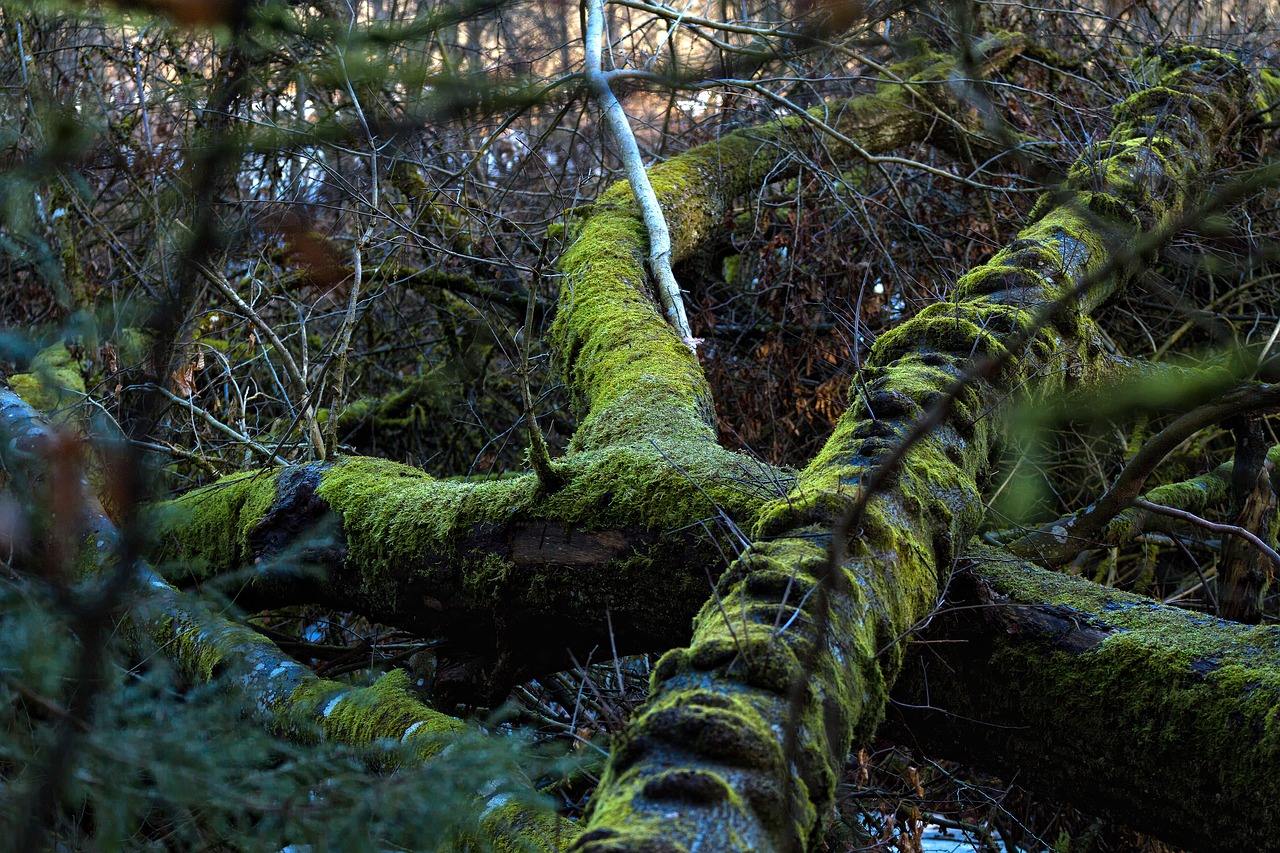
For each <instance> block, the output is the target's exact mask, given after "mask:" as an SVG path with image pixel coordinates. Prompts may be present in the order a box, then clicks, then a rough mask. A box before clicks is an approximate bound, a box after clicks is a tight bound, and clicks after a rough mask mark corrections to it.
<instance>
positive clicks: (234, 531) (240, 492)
mask: <svg viewBox="0 0 1280 853" xmlns="http://www.w3.org/2000/svg"><path fill="white" fill-rule="evenodd" d="M275 496H276V474H275V473H274V472H270V471H267V472H262V471H253V472H248V473H242V474H233V475H231V476H229V477H224V478H223V479H221V480H219V481H218V482H217V483H214V484H213V485H210V486H206V487H204V488H202V489H197V490H196V491H193V492H190V493H188V494H186V495H183V496H182V497H180V498H177V499H175V500H172V501H167V502H165V503H163V504H160V505H159V506H158V507H155V508H153V509H150V510H148V513H149V518H150V526H151V530H152V531H153V533H152V535H153V538H154V542H155V543H156V548H157V550H158V554H159V556H160V558H161V559H162V560H167V561H181V562H180V563H175V564H173V565H172V567H171V569H170V573H171V574H184V575H201V574H205V573H212V574H218V573H222V572H228V571H235V570H237V569H240V568H243V567H244V566H246V565H249V564H251V563H252V562H253V557H254V555H253V554H252V549H251V548H250V545H249V538H250V536H251V535H252V533H253V531H254V529H255V528H256V527H257V525H258V523H259V522H261V521H262V518H263V516H265V515H266V513H267V510H268V509H270V507H271V504H272V502H273V501H274V500H275Z"/></svg>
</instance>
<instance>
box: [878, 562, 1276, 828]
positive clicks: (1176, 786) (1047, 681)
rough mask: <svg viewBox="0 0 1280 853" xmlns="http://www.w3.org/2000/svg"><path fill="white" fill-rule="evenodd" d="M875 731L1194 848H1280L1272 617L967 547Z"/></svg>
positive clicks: (1274, 653) (1273, 628)
mask: <svg viewBox="0 0 1280 853" xmlns="http://www.w3.org/2000/svg"><path fill="white" fill-rule="evenodd" d="M893 699H894V701H893V702H892V703H891V708H892V710H891V712H890V714H889V716H888V718H887V721H886V723H885V725H884V726H882V727H881V730H880V731H881V734H882V735H884V736H886V737H889V738H891V739H894V740H896V741H898V742H899V743H904V744H910V745H913V746H916V747H918V748H920V749H921V750H923V751H925V752H927V753H928V754H930V755H934V756H938V757H944V758H951V759H955V760H957V761H961V762H964V763H966V764H969V765H971V766H974V767H978V768H982V769H984V770H987V771H990V772H992V773H995V774H997V775H1000V776H1003V777H1004V778H1006V779H1010V780H1015V781H1016V782H1017V783H1018V784H1019V785H1021V786H1023V787H1025V788H1027V789H1029V790H1031V791H1033V792H1036V793H1037V794H1041V795H1043V796H1046V797H1049V798H1052V799H1054V800H1058V801H1061V802H1065V803H1069V804H1071V805H1072V806H1074V807H1076V808H1078V809H1081V810H1082V811H1085V812H1089V813H1092V814H1096V815H1099V816H1102V817H1106V818H1109V819H1111V820H1114V821H1116V822H1117V823H1120V824H1124V825H1127V826H1130V827H1133V828H1134V829H1137V830H1140V831H1142V832H1146V833H1149V834H1151V835H1154V836H1156V837H1158V838H1161V839H1163V840H1165V841H1167V842H1169V843H1170V844H1173V845H1176V846H1178V847H1182V848H1186V849H1190V850H1204V851H1238V850H1277V849H1280V809H1277V808H1276V805H1275V804H1276V803H1277V802H1280V773H1277V772H1276V768H1277V767H1280V627H1274V626H1272V627H1257V626H1249V625H1240V624H1237V623H1234V622H1227V621H1224V620H1221V619H1215V618H1212V617H1209V616H1206V615H1204V614H1201V613H1195V612H1191V611H1186V610H1179V609H1177V608H1173V607H1164V606H1161V605H1159V604H1157V603H1156V602H1154V601H1152V600H1151V599H1148V598H1143V597H1140V596H1136V595H1130V594H1127V593H1124V592H1119V591H1116V590H1108V589H1104V588H1103V587H1100V586H1098V585H1096V584H1092V583H1089V582H1088V581H1085V580H1082V579H1080V578H1074V577H1070V576H1067V575H1062V574H1057V573H1053V572H1048V571H1045V570H1043V569H1039V568H1036V567H1035V566H1033V565H1031V564H1029V563H1026V562H1023V561H1021V560H1018V559H1017V558H1014V557H1012V556H1010V555H1009V554H1008V552H1006V551H1002V550H999V549H994V548H987V547H985V546H984V547H978V548H975V549H973V550H971V551H970V552H969V554H968V555H967V556H966V557H965V558H963V559H962V560H961V562H960V564H959V565H958V567H957V570H956V572H955V574H954V575H953V577H952V580H951V584H950V587H949V591H948V595H947V599H946V603H945V606H944V607H943V609H942V610H941V611H940V612H939V613H938V614H937V615H935V616H934V618H933V620H932V622H931V623H930V625H929V627H928V629H927V630H926V631H925V632H924V633H923V635H922V636H920V637H919V638H918V640H917V641H915V642H913V643H912V655H911V657H910V660H909V663H908V664H907V666H906V667H905V668H904V670H903V673H902V675H901V676H900V678H899V680H898V683H897V686H896V688H895V690H894V693H893Z"/></svg>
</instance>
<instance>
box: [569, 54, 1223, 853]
mask: <svg viewBox="0 0 1280 853" xmlns="http://www.w3.org/2000/svg"><path fill="white" fill-rule="evenodd" d="M1150 71H1152V72H1153V73H1152V75H1151V76H1152V77H1154V78H1156V79H1158V80H1159V84H1158V85H1157V86H1155V87H1153V88H1151V89H1148V90H1146V91H1142V92H1139V93H1138V94H1136V95H1134V96H1133V97H1132V98H1130V99H1129V100H1128V101H1126V102H1125V103H1124V104H1122V105H1121V107H1120V108H1119V109H1118V110H1117V118H1118V127H1117V129H1116V130H1115V131H1114V132H1113V134H1112V135H1111V138H1110V139H1109V140H1108V141H1107V142H1106V143H1104V144H1102V145H1100V146H1099V147H1098V149H1097V151H1096V152H1091V153H1090V155H1089V156H1086V157H1085V158H1083V159H1082V160H1081V161H1080V162H1079V163H1078V164H1077V165H1076V167H1075V168H1074V169H1073V170H1072V173H1071V178H1070V180H1069V181H1068V183H1067V185H1066V187H1065V188H1064V189H1063V190H1062V191H1060V192H1058V193H1055V194H1054V195H1052V196H1048V197H1046V201H1045V202H1044V203H1042V205H1041V208H1040V211H1039V216H1038V217H1037V219H1038V221H1037V222H1036V223H1035V224H1033V225H1031V226H1030V227H1029V228H1027V229H1026V230H1024V231H1023V232H1022V233H1021V234H1020V235H1019V238H1018V240H1017V241H1016V242H1015V243H1014V245H1013V246H1011V247H1010V248H1008V249H1006V250H1005V251H1003V252H1001V253H1000V254H998V255H997V256H996V257H995V258H994V259H992V261H991V262H990V263H988V264H987V265H985V266H984V267H982V268H979V269H977V270H975V271H974V272H972V273H970V274H969V275H967V276H965V277H964V278H963V279H961V281H960V282H959V287H958V292H957V294H956V296H955V299H954V301H951V302H948V303H946V304H939V305H935V306H932V307H931V308H929V309H926V310H925V311H924V312H922V313H921V314H920V315H918V316H917V317H916V318H915V319H913V320H911V321H910V322H908V323H906V324H904V325H903V326H901V327H899V328H898V329H895V330H893V331H892V332H889V333H887V334H885V335H883V336H881V337H880V338H879V340H878V341H877V342H876V345H875V347H874V349H873V351H872V353H871V356H870V358H869V359H868V364H867V368H866V370H865V372H864V379H866V381H867V386H868V392H867V394H866V398H865V399H866V402H865V403H863V402H861V400H860V401H859V402H856V403H855V404H854V406H853V407H852V408H851V409H850V410H849V412H847V413H846V415H845V416H844V417H842V418H841V420H840V422H839V423H838V425H837V427H836V431H835V434H834V435H833V436H832V438H831V440H830V441H829V443H828V444H827V446H826V448H825V449H824V450H823V451H822V453H820V454H819V456H818V457H817V458H816V459H815V460H814V461H813V462H812V463H811V464H810V465H809V467H808V468H807V469H806V470H805V471H804V472H803V473H802V474H801V476H800V481H799V486H798V488H797V489H796V491H795V492H793V493H792V495H790V496H788V498H787V499H786V500H784V501H779V502H777V503H775V504H773V505H771V506H769V507H766V508H765V509H764V510H763V511H762V513H761V521H760V523H759V525H758V526H757V528H756V531H755V534H756V537H757V541H756V543H755V544H753V545H752V547H751V548H750V549H749V550H748V552H747V553H746V554H744V555H743V557H741V558H739V559H738V560H737V561H735V563H734V564H733V565H732V566H731V567H730V569H729V571H728V572H727V573H726V574H725V576H724V577H723V578H722V579H721V582H720V584H719V587H718V590H717V594H716V596H715V597H714V598H713V599H712V601H710V602H708V604H707V605H705V606H704V608H703V610H702V612H701V613H700V614H699V617H698V619H697V621H696V622H695V630H694V637H693V641H692V643H691V645H690V647H689V648H686V649H677V650H675V651H672V652H670V653H668V654H667V655H666V656H664V657H663V659H662V660H661V661H660V663H659V665H658V666H657V668H656V669H655V671H654V677H653V690H652V694H651V699H650V701H649V703H648V704H647V705H646V706H645V708H644V709H643V710H642V711H641V712H640V713H639V714H638V715H637V716H636V718H635V720H634V721H633V722H632V724H631V725H630V726H629V727H628V728H627V730H626V731H625V732H623V733H622V734H621V735H620V736H619V737H618V739H617V741H616V743H615V747H614V749H613V751H612V753H611V756H610V760H609V764H608V767H607V769H606V772H605V775H604V777H603V778H602V781H601V784H600V786H599V788H598V789H597V791H596V794H595V797H594V798H593V800H592V805H591V812H590V815H589V823H588V827H587V831H586V832H584V833H583V835H581V836H580V837H579V840H578V842H577V845H576V846H575V849H578V850H590V851H600V852H601V853H602V851H624V850H626V851H641V850H643V851H657V850H672V851H674V850H679V849H693V848H694V847H695V846H702V845H705V846H707V847H710V848H714V849H719V850H759V851H763V850H800V849H805V848H807V847H808V846H809V845H810V844H811V843H812V842H813V841H814V839H815V838H817V837H818V836H819V835H820V833H821V828H822V825H823V823H824V821H825V820H826V818H827V815H828V814H829V812H830V809H831V803H832V798H833V795H834V791H835V784H836V780H837V779H838V777H839V773H840V771H841V770H842V768H843V766H844V762H845V758H846V756H847V754H848V750H849V746H850V744H851V743H852V742H854V741H858V740H865V739H867V738H868V737H869V736H870V735H871V733H872V731H873V730H874V729H875V727H876V725H877V724H878V723H879V722H880V719H881V716H882V714H883V710H884V705H885V701H886V694H887V689H888V687H889V686H890V685H892V683H893V681H894V679H895V677H896V676H897V673H898V670H899V668H900V664H901V651H900V649H899V647H898V644H896V643H895V642H893V640H894V639H895V638H896V637H898V636H900V635H902V634H903V633H905V632H907V631H908V630H910V629H911V627H912V626H913V625H915V624H916V623H917V621H918V620H920V619H921V618H923V617H924V616H925V615H926V614H927V613H928V612H929V610H930V608H931V607H932V604H933V598H934V596H935V595H936V593H937V590H938V588H939V581H940V579H941V577H942V575H943V573H945V572H946V571H947V570H948V569H949V568H950V565H951V562H952V559H953V558H954V556H955V554H956V549H957V548H958V547H961V546H962V544H963V543H964V542H965V541H967V539H968V537H969V535H970V534H971V533H972V532H973V530H974V529H975V527H976V525H977V523H978V520H979V519H980V517H981V513H982V503H981V497H980V492H979V488H978V485H977V484H978V481H979V480H980V479H981V478H983V477H985V476H986V475H987V474H988V473H989V472H990V470H991V466H992V462H993V459H994V458H996V457H997V456H998V454H999V451H1000V448H1001V446H1002V443H1003V436H1002V433H1001V424H1000V413H1001V411H1002V408H1003V406H1004V404H1005V403H1006V402H1007V401H1008V400H1009V399H1010V397H1011V396H1013V395H1015V394H1016V393H1018V392H1020V391H1021V390H1022V389H1025V388H1026V387H1027V386H1028V385H1033V386H1035V388H1036V390H1038V391H1039V392H1041V393H1051V392H1052V391H1053V390H1054V389H1055V388H1056V387H1060V385H1061V383H1062V381H1063V376H1064V375H1066V374H1067V373H1068V372H1070V371H1071V370H1072V369H1073V364H1072V361H1073V355H1074V354H1075V353H1076V350H1077V348H1078V347H1079V346H1080V340H1081V336H1080V327H1081V315H1082V313H1083V312H1084V311H1087V310H1088V309H1089V308H1092V307H1094V306H1096V305H1097V304H1098V303H1100V302H1101V301H1102V299H1104V298H1105V297H1106V296H1107V295H1109V293H1110V292H1111V291H1112V290H1113V289H1114V287H1115V286H1116V285H1117V284H1118V283H1120V282H1121V281H1122V280H1123V279H1124V278H1125V275H1124V272H1125V270H1126V269H1127V268H1128V267H1129V266H1131V265H1134V264H1136V263H1137V261H1138V258H1136V257H1128V255H1129V254H1130V253H1129V251H1128V250H1127V249H1126V248H1124V247H1127V246H1128V245H1129V244H1131V243H1132V242H1134V241H1136V240H1137V238H1138V235H1139V234H1140V233H1141V232H1143V231H1151V230H1154V229H1156V228H1158V227H1159V226H1161V225H1162V224H1163V223H1164V222H1166V221H1169V220H1171V219H1173V218H1174V217H1175V216H1176V215H1177V213H1178V212H1179V211H1180V210H1181V208H1182V207H1183V205H1184V203H1185V201H1186V199H1187V197H1188V193H1189V191H1190V188H1191V184H1192V182H1193V180H1194V179H1195V177H1196V175H1197V173H1198V172H1199V170H1201V169H1203V168H1205V167H1207V166H1209V165H1210V164H1211V163H1212V161H1213V159H1214V157H1215V154H1216V151H1217V148H1218V146H1219V145H1221V144H1222V143H1223V142H1224V141H1225V140H1226V138H1227V134H1226V128H1227V127H1228V126H1229V125H1231V124H1233V123H1234V120H1235V119H1236V118H1237V117H1238V116H1239V115H1240V114H1241V112H1242V110H1243V109H1245V107H1246V103H1247V101H1246V94H1247V80H1246V77H1245V75H1244V73H1243V72H1242V70H1241V69H1240V68H1239V67H1238V66H1236V65H1235V64H1234V63H1233V62H1231V61H1229V60H1227V59H1226V58H1225V57H1223V56H1222V55H1220V54H1216V53H1212V52H1208V51H1198V50H1183V51H1178V52H1174V53H1170V54H1163V55H1161V56H1159V57H1157V58H1156V59H1155V60H1154V61H1153V64H1152V67H1151V69H1150ZM1170 117H1176V118H1170ZM1116 247H1120V248H1118V249H1117V248H1116ZM1113 251H1114V252H1115V253H1114V254H1113ZM1086 283H1087V284H1088V287H1087V289H1085V287H1084V285H1085V284H1086ZM1050 304H1053V305H1054V306H1055V307H1054V309H1053V312H1052V313H1051V314H1047V313H1046V312H1045V309H1046V307H1047V306H1048V305H1050ZM1037 315H1041V316H1044V317H1045V318H1046V319H1047V320H1048V322H1045V323H1043V325H1040V324H1037V323H1036V319H1035V318H1036V316H1037ZM1012 346H1016V347H1017V349H1016V350H1010V349H1008V347H1012ZM975 356H976V357H977V358H979V359H987V360H988V361H987V364H988V365H989V366H988V368H986V369H983V370H979V371H971V372H969V373H968V375H966V371H965V366H966V365H967V364H969V363H970V362H971V360H972V359H974V358H975ZM1076 369H1078V368H1076ZM961 376H965V377H966V380H967V381H966V384H965V385H964V387H962V388H958V389H956V380H957V378H959V377H961ZM952 389H954V393H953V394H950V395H949V394H948V392H949V390H952ZM931 412H932V413H934V414H933V415H932V416H930V414H929V413H931ZM938 413H941V414H942V416H941V417H939V416H938ZM926 417H930V420H931V421H932V422H933V423H936V426H930V427H929V428H928V429H924V430H921V429H915V430H913V425H916V424H920V423H922V422H924V423H929V422H928V421H924V419H925V418H926ZM908 436H910V437H911V438H912V439H913V440H914V441H915V443H914V446H912V447H910V448H909V449H908V450H906V452H905V453H903V452H902V450H901V448H902V447H903V446H904V445H903V442H904V440H905V439H906V438H907V437H908ZM889 459H892V460H893V461H894V463H895V469H894V471H893V475H892V476H890V477H885V476H884V475H883V473H880V472H878V470H877V469H880V468H881V466H882V465H883V464H884V462H885V460H889ZM881 470H882V469H881ZM872 478H875V480H876V481H877V486H876V488H875V490H874V493H871V494H869V495H861V497H862V498H864V499H865V503H858V501H859V498H860V492H861V490H862V489H868V490H870V489H871V486H870V485H869V483H868V481H869V480H871V479H872ZM855 507H856V509H855ZM855 512H856V513H857V515H858V520H859V521H860V522H861V526H860V529H856V530H850V531H849V532H850V533H851V534H852V537H851V539H850V541H849V542H847V543H846V542H840V541H832V539H833V536H832V531H833V530H841V529H842V528H843V527H845V526H847V525H848V524H849V519H850V517H851V515H853V514H854V513H855ZM846 549H847V551H848V553H849V554H850V559H847V560H841V561H839V563H838V565H836V566H833V565H831V562H832V561H831V560H830V559H829V555H839V554H842V553H844V552H845V550H846Z"/></svg>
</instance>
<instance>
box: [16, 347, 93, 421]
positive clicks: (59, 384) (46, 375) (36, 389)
mask: <svg viewBox="0 0 1280 853" xmlns="http://www.w3.org/2000/svg"><path fill="white" fill-rule="evenodd" d="M9 387H10V388H12V389H13V392H14V393H15V394H17V395H18V396H19V397H21V398H22V399H23V401H24V402H26V403H27V405H29V406H31V407H32V408H33V409H36V410H38V411H41V412H46V413H48V412H54V411H57V410H60V409H66V408H69V407H71V406H74V405H75V404H77V403H79V402H80V401H81V400H83V399H84V394H85V384H84V374H83V372H82V371H81V369H80V364H79V363H78V362H77V361H76V360H75V359H74V358H73V357H72V356H71V353H70V352H69V351H68V350H67V345H66V344H64V343H62V342H61V341H59V342H58V343H56V344H53V345H52V346H48V347H45V348H44V349H42V350H40V352H38V353H36V355H35V357H34V358H33V359H31V365H30V370H29V371H28V372H27V373H19V374H15V375H13V376H10V377H9Z"/></svg>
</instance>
